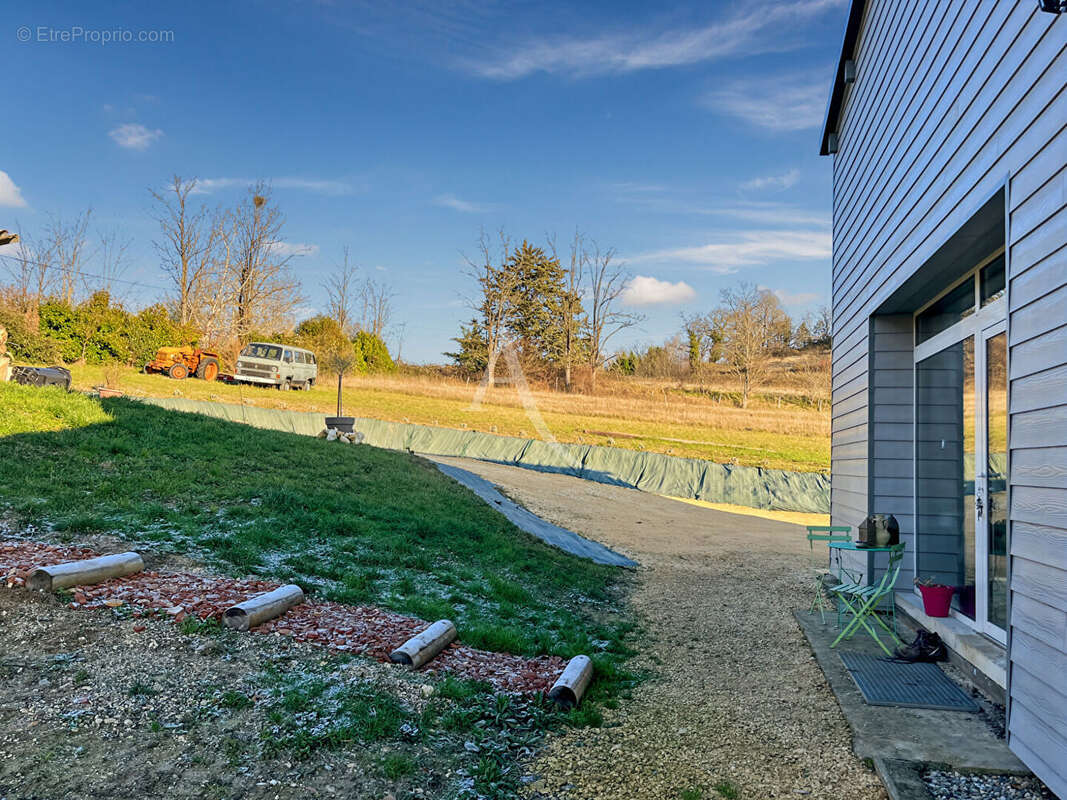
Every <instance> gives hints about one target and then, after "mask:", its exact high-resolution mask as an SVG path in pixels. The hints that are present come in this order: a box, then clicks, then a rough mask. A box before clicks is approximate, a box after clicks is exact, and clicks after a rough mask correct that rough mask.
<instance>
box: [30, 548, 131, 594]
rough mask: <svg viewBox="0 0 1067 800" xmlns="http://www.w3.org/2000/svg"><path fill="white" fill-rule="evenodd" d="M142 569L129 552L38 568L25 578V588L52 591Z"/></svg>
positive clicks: (116, 576)
mask: <svg viewBox="0 0 1067 800" xmlns="http://www.w3.org/2000/svg"><path fill="white" fill-rule="evenodd" d="M143 569H144V561H142V560H141V557H140V556H139V555H137V553H133V552H130V553H118V554H116V555H113V556H100V557H98V558H87V559H83V560H82V561H68V562H66V563H63V564H53V565H52V566H50V567H38V568H37V569H35V570H34V571H33V572H32V573H30V576H29V577H28V578H27V579H26V588H27V589H37V590H39V591H43V592H52V591H55V590H56V589H66V588H67V587H68V586H85V585H87V584H90V583H100V582H101V581H106V580H107V579H108V578H121V577H122V576H123V575H132V574H133V573H135V572H140V571H141V570H143Z"/></svg>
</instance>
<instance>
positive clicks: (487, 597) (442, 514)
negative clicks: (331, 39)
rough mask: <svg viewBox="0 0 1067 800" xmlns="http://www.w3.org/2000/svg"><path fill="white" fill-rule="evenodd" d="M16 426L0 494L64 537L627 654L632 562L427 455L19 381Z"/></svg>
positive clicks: (4, 428) (537, 644) (0, 392)
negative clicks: (488, 493)
mask: <svg viewBox="0 0 1067 800" xmlns="http://www.w3.org/2000/svg"><path fill="white" fill-rule="evenodd" d="M0 437H2V438H0V504H2V505H4V506H6V507H7V509H8V513H10V514H13V515H14V516H15V518H16V520H17V521H19V522H23V523H35V524H38V525H42V524H43V525H48V526H50V527H51V528H52V529H53V530H54V531H56V532H58V533H59V535H60V536H63V537H65V538H69V539H71V540H75V541H76V540H77V539H78V538H79V536H81V535H84V534H92V533H108V534H114V535H117V536H119V537H122V538H124V539H127V540H130V541H137V542H147V543H151V544H152V545H154V546H155V547H158V548H159V549H162V550H174V551H181V552H188V553H190V554H193V555H198V556H200V557H203V558H205V559H207V560H209V561H211V562H213V563H215V564H216V565H217V566H219V567H221V568H222V569H224V570H226V571H228V572H231V573H233V574H235V575H244V574H254V575H262V576H268V577H272V578H277V579H279V580H284V581H293V582H296V583H299V584H301V585H302V586H304V587H305V589H309V590H310V591H312V592H314V593H317V594H318V595H319V596H322V597H325V598H328V599H332V600H337V601H341V602H345V603H353V604H375V605H380V606H383V607H386V608H390V609H394V610H396V611H400V612H402V613H407V614H412V615H415V616H419V617H422V618H424V619H428V620H434V619H438V618H442V617H447V618H449V619H452V620H454V621H455V623H456V625H457V627H458V629H459V634H460V637H461V639H462V640H463V641H464V642H466V643H467V644H470V645H473V646H475V647H481V648H485V649H490V650H501V651H508V652H513V653H519V654H525V655H533V654H540V653H551V654H557V655H561V656H564V657H569V656H571V655H575V654H577V653H592V654H599V655H597V660H598V666H599V667H600V668H601V669H602V670H604V671H608V672H610V671H611V670H613V669H614V664H615V662H616V660H617V659H618V658H620V657H621V656H623V655H624V654H625V652H626V645H625V644H624V639H625V637H626V632H627V629H628V626H627V623H626V621H625V618H624V616H623V615H622V614H621V613H620V610H619V608H620V602H621V600H620V598H621V595H622V593H623V591H624V589H625V584H626V583H627V581H628V577H627V576H626V573H623V572H620V571H619V570H618V569H615V568H612V567H606V566H601V565H597V564H594V563H592V562H590V561H586V560H584V559H579V558H576V557H573V556H570V555H568V554H565V553H563V552H561V551H558V550H556V549H554V548H551V547H548V546H547V545H545V544H543V543H541V542H540V541H538V540H536V539H534V538H533V537H531V536H529V535H527V534H525V533H523V532H522V531H520V530H519V529H517V528H516V527H514V526H513V525H512V524H511V523H510V522H508V521H507V520H506V519H505V518H504V517H503V516H501V515H500V514H498V513H497V512H496V511H495V510H493V509H491V508H490V507H488V506H487V505H485V504H484V503H483V502H482V501H481V500H479V499H478V498H476V497H475V496H474V495H473V494H472V493H471V492H469V491H468V490H467V489H465V488H464V487H462V486H460V485H459V484H458V483H455V482H454V481H452V480H451V479H449V478H447V477H445V476H444V475H442V474H441V473H440V472H438V470H437V469H436V468H435V467H434V466H433V465H432V464H430V463H429V462H427V461H424V460H422V459H420V458H418V457H415V456H411V455H408V454H404V453H396V452H392V451H386V450H380V449H376V448H372V447H368V446H341V445H328V444H326V443H325V442H322V441H320V440H317V439H312V438H309V437H304V436H298V435H294V434H287V433H280V432H275V431H267V430H259V429H255V428H251V427H247V426H244V425H239V424H235V423H229V422H224V421H221V420H215V419H209V418H206V417H201V416H198V415H192V414H180V413H176V412H171V411H165V410H163V409H159V408H156V407H152V406H148V405H144V404H141V403H138V402H135V401H131V400H125V399H118V400H103V401H98V400H95V399H91V398H89V397H86V396H83V395H80V394H66V393H63V392H61V391H59V390H56V389H33V388H27V387H21V386H16V385H14V384H0Z"/></svg>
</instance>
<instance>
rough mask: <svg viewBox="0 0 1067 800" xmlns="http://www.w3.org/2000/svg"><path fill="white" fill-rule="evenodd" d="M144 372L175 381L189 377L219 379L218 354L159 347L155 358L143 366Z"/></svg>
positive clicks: (207, 379)
mask: <svg viewBox="0 0 1067 800" xmlns="http://www.w3.org/2000/svg"><path fill="white" fill-rule="evenodd" d="M144 371H145V372H162V373H164V374H166V375H169V376H170V377H172V378H174V379H175V380H178V381H180V380H184V379H185V378H188V377H189V376H190V375H196V377H198V378H200V379H201V380H205V381H213V380H215V378H217V377H219V354H218V353H212V352H209V351H207V350H201V349H200V348H199V347H190V346H189V345H186V346H185V347H161V348H159V352H158V353H156V357H155V358H153V359H152V360H151V361H149V362H148V363H147V364H145V365H144Z"/></svg>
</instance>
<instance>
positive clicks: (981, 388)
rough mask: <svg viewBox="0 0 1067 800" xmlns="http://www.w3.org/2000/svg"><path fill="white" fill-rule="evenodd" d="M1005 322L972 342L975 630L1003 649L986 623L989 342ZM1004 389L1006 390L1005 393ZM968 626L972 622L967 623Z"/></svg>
mask: <svg viewBox="0 0 1067 800" xmlns="http://www.w3.org/2000/svg"><path fill="white" fill-rule="evenodd" d="M1007 331H1008V321H1007V320H1006V319H1002V320H999V321H998V322H994V323H992V324H990V325H987V326H986V327H984V328H982V329H981V330H980V331H978V332H977V335H976V336H975V340H974V391H975V398H974V401H975V402H974V415H975V421H974V499H975V507H974V583H975V606H974V623H973V624H974V626H975V627H976V628H977V629H978V630H980V631H981V632H982V633H984V634H986V635H987V636H989V637H991V638H993V639H995V640H996V641H998V642H1000V643H1001V644H1003V645H1007V643H1008V633H1007V631H1006V630H1005V629H1004V628H999V627H997V626H996V625H994V624H993V623H992V622H990V621H989V512H990V507H989V473H988V469H989V429H988V428H989V391H988V389H989V387H988V385H987V381H988V378H989V370H988V365H987V363H986V357H987V348H988V342H989V340H990V339H992V338H993V337H994V336H997V335H998V334H1001V333H1003V334H1005V337H1006V336H1007ZM1006 389H1007V387H1005V390H1006ZM967 622H968V623H970V622H971V620H969V619H968V620H967Z"/></svg>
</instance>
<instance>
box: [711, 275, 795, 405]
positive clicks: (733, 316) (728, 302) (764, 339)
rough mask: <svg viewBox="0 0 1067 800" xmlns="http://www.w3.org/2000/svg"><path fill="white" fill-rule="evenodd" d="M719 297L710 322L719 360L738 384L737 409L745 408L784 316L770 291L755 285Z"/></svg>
mask: <svg viewBox="0 0 1067 800" xmlns="http://www.w3.org/2000/svg"><path fill="white" fill-rule="evenodd" d="M720 296H721V298H722V302H721V304H720V306H719V308H718V309H716V310H715V311H714V312H713V315H712V318H713V319H714V324H715V328H716V329H717V330H718V331H719V335H720V336H721V341H722V354H723V359H724V360H725V361H726V364H727V365H728V366H729V367H730V369H731V371H732V372H733V373H734V374H735V375H737V377H738V379H739V380H740V381H741V407H742V408H747V407H748V398H749V395H750V393H751V392H752V390H753V389H754V388H755V387H757V386H759V385H760V383H762V381H763V379H764V378H765V377H766V374H767V369H768V367H769V365H770V361H771V357H772V356H773V355H774V351H775V348H776V347H777V346H778V342H779V338H780V335H781V330H782V325H783V319H784V320H785V321H788V316H787V315H786V313H785V312H784V311H783V310H782V307H781V304H780V303H779V302H778V298H777V297H775V295H774V293H773V292H772V291H770V290H769V289H759V288H757V287H756V286H755V284H751V283H741V284H738V286H737V287H735V288H728V289H723V290H722V292H721V295H720Z"/></svg>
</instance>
